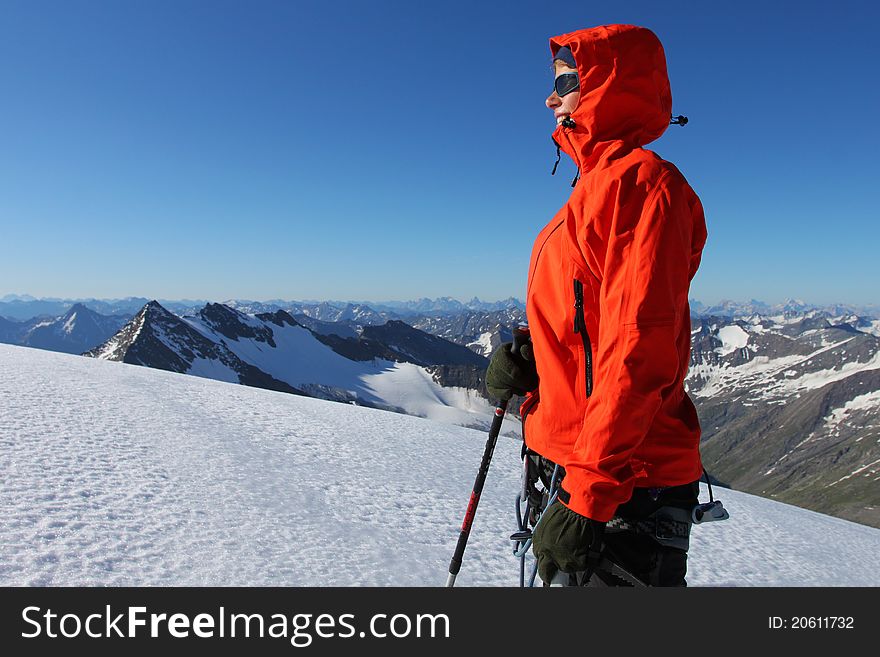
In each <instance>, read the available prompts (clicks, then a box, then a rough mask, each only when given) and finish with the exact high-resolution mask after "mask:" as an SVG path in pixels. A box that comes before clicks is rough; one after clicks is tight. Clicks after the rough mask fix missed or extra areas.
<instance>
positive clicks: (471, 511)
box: [446, 327, 529, 587]
mask: <svg viewBox="0 0 880 657" xmlns="http://www.w3.org/2000/svg"><path fill="white" fill-rule="evenodd" d="M528 340H529V332H528V329H527V328H522V327H517V328H515V329H514V330H513V350H514V351H515V353H519V349H520V347H522V346H523V345H524V344H525V343H526V342H528ZM507 404H508V400H507V399H502V400H501V401H500V402H498V406H496V407H495V417H494V418H493V419H492V426H491V427H490V428H489V438H488V440H487V441H486V448H485V449H484V450H483V459H482V461H480V469H479V470H478V471H477V478H476V480H475V481H474V488H473V490H472V491H471V498H470V501H469V502H468V506H467V511H465V514H464V522H462V523H461V532H460V533H459V535H458V543H457V544H456V546H455V553H454V554H453V555H452V561H450V562H449V577H448V578H447V580H446V586H447V587H452V586H454V585H455V578H456V577H457V576H458V573H459V571H460V570H461V562H462V559H463V558H464V550H465V548H466V547H467V542H468V538H469V537H470V534H471V526H472V525H473V522H474V516H476V515H477V505H479V503H480V495H481V494H482V493H483V484H485V483H486V475H487V474H488V473H489V464H490V463H491V462H492V454H493V453H494V452H495V445H496V443H497V442H498V434H499V433H501V425H502V424H503V422H504V414H505V413H506V412H507Z"/></svg>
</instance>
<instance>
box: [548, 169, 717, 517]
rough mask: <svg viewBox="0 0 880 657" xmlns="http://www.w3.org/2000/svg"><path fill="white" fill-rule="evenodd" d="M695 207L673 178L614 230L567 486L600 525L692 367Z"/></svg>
mask: <svg viewBox="0 0 880 657" xmlns="http://www.w3.org/2000/svg"><path fill="white" fill-rule="evenodd" d="M694 203H696V204H699V200H697V199H696V195H695V194H693V192H692V191H691V190H690V187H689V186H688V185H687V182H686V181H684V179H683V178H680V176H679V175H676V174H673V173H669V172H667V173H664V174H663V175H662V176H661V177H660V179H659V180H658V182H657V184H656V187H655V188H654V189H653V190H652V192H651V193H650V195H649V196H648V198H647V200H646V201H645V202H644V203H643V204H640V207H634V208H626V207H622V208H618V219H617V220H616V222H615V224H614V225H613V226H612V228H611V234H610V235H609V238H608V250H607V253H606V256H605V263H604V268H603V269H604V271H603V278H602V281H601V287H600V291H599V316H600V318H601V319H600V326H599V335H598V343H597V347H596V354H595V357H594V371H595V377H594V388H593V392H592V395H591V396H590V398H589V399H588V404H587V410H586V414H585V422H584V425H583V426H582V427H581V430H580V433H579V434H578V437H577V441H576V442H575V446H574V449H573V451H572V453H571V455H570V457H569V458H568V461H567V462H566V463H565V464H564V465H565V471H566V476H565V479H564V481H563V488H564V489H565V492H566V493H568V497H566V496H564V495H563V499H565V500H566V504H567V505H568V506H569V508H571V509H572V510H573V511H575V512H577V513H580V514H581V515H584V516H587V517H589V518H592V519H594V520H598V521H607V520H610V519H611V517H612V516H613V515H614V512H615V511H616V509H617V506H618V505H619V504H621V503H623V502H625V501H627V500H628V499H629V498H630V496H631V495H632V491H633V487H634V486H635V482H636V479H637V478H638V477H639V475H640V469H641V467H640V466H641V464H640V463H638V462H637V461H635V459H633V454H634V453H635V451H636V450H637V448H638V447H639V445H640V444H641V443H642V441H643V440H644V439H645V436H646V434H647V432H648V430H649V428H650V426H651V424H652V422H653V419H654V416H655V415H656V413H657V411H658V410H659V408H660V405H661V401H662V399H663V396H664V392H666V393H668V387H669V386H672V385H673V384H674V383H675V381H676V379H677V378H678V377H679V374H680V371H681V368H682V367H684V368H685V369H686V368H687V363H681V362H680V355H679V350H678V349H677V347H676V336H677V333H678V331H679V330H681V326H682V321H683V320H688V321H689V318H687V317H685V314H686V313H687V312H688V305H687V295H688V288H689V285H690V279H691V277H692V274H691V272H692V271H696V266H695V265H696V264H698V263H694V262H693V254H692V246H695V245H692V242H693V241H694V239H695V238H694V234H693V233H694V225H695V222H694V213H695V211H701V210H700V209H699V208H695V206H694ZM627 217H628V218H627ZM699 246H701V245H699ZM687 325H689V324H687Z"/></svg>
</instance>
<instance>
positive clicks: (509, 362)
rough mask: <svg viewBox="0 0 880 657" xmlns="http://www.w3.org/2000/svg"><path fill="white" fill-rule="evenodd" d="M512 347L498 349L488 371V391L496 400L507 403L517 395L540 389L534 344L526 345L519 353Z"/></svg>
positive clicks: (508, 345)
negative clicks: (533, 351)
mask: <svg viewBox="0 0 880 657" xmlns="http://www.w3.org/2000/svg"><path fill="white" fill-rule="evenodd" d="M512 347H513V343H512V342H505V343H504V344H502V345H501V346H500V347H498V349H496V350H495V353H493V354H492V359H491V360H490V361H489V369H487V370H486V390H488V391H489V394H490V395H492V396H493V397H494V398H495V399H501V400H505V401H507V400H509V399H510V398H511V397H513V395H515V394H516V395H524V394H526V393H527V392H529V391H530V390H534V389H535V388H537V387H538V370H537V369H536V367H535V360H534V356H533V354H532V344H531V343H530V342H527V343H526V344H524V345H523V346H522V347H520V349H519V353H514V352H513V351H512Z"/></svg>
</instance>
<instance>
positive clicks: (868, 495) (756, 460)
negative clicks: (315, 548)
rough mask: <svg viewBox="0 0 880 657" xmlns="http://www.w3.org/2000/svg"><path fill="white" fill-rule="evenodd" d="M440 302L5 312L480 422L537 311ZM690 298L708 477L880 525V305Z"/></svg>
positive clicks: (34, 338)
mask: <svg viewBox="0 0 880 657" xmlns="http://www.w3.org/2000/svg"><path fill="white" fill-rule="evenodd" d="M428 301H429V300H422V301H421V302H411V303H410V304H400V305H399V306H398V307H396V308H394V307H393V306H391V305H388V304H386V305H384V306H381V309H380V308H376V307H372V306H370V305H366V304H357V303H346V304H336V303H331V302H316V303H288V302H285V303H286V305H287V309H284V308H279V307H278V306H277V305H276V304H275V303H267V304H255V303H253V302H230V303H229V304H214V303H207V304H204V305H203V306H201V307H198V308H195V309H190V310H186V311H174V312H172V311H171V309H170V308H167V307H165V305H164V304H161V303H159V302H157V301H151V302H146V303H145V304H144V305H143V306H142V307H140V308H138V309H137V311H136V314H135V316H134V317H133V318H132V317H131V315H128V316H126V315H115V316H103V315H101V314H100V313H96V312H94V311H93V310H91V309H90V308H89V307H87V306H86V305H84V304H77V305H74V306H71V307H69V308H68V309H67V310H66V311H65V313H64V314H61V315H59V316H58V317H55V318H50V319H45V318H44V319H33V318H31V319H29V320H27V321H9V320H5V319H2V318H0V341H2V342H11V343H14V344H24V345H27V346H34V347H40V348H44V349H53V350H57V351H66V352H68V353H84V352H86V351H88V352H90V353H89V355H91V356H93V357H99V358H106V359H110V360H120V361H123V362H129V363H136V364H140V365H146V366H150V367H158V368H161V369H168V370H172V371H176V372H185V373H189V374H196V375H199V376H206V377H209V378H215V379H220V380H224V381H232V382H237V383H244V384H247V385H256V386H259V387H265V388H270V389H274V390H279V391H285V392H292V393H299V394H307V395H310V396H316V397H321V398H325V399H333V400H337V401H345V402H349V403H356V404H362V405H368V406H374V407H377V408H385V409H391V410H397V411H402V412H406V413H410V414H413V415H422V416H425V417H432V418H436V419H446V420H448V421H451V422H455V423H459V424H465V425H469V426H484V425H485V423H486V422H487V419H486V418H487V417H488V415H489V413H490V412H491V407H490V405H489V401H488V400H487V399H486V392H485V389H484V371H485V367H486V363H487V360H486V358H485V357H486V356H488V355H489V354H491V353H492V351H493V350H494V349H495V348H496V347H497V346H498V344H500V343H501V342H503V341H506V340H509V339H510V335H511V333H510V331H511V329H512V328H513V327H515V326H516V325H517V324H519V323H520V322H523V321H525V312H524V310H523V309H522V308H521V307H520V306H518V305H516V304H515V303H513V302H511V303H509V304H508V305H506V306H505V307H504V308H501V309H486V308H482V309H480V308H469V307H464V308H462V307H461V306H467V305H468V304H461V303H460V302H457V303H458V304H459V305H456V304H454V303H452V302H451V301H448V300H435V301H434V302H431V303H429V302H428ZM452 301H454V300H452ZM15 302H16V303H42V301H39V300H30V301H27V300H16V301H15ZM447 302H448V303H449V307H450V308H452V309H451V310H449V311H448V312H445V313H444V312H441V311H440V310H438V308H440V307H443V305H444V304H445V303H447ZM233 305H234V306H235V307H233ZM470 305H476V304H473V303H471V304H470ZM108 307H111V308H118V307H120V306H118V305H114V304H111V303H109V302H108ZM691 310H692V318H691V325H692V353H691V364H690V369H689V373H688V378H687V380H686V386H687V388H688V391H689V394H690V395H691V397H692V398H693V400H694V403H695V404H696V406H697V410H698V413H699V417H700V420H701V424H702V427H703V445H702V453H703V459H704V463H705V465H706V467H707V470H708V471H709V472H710V473H711V474H712V476H713V477H714V478H715V479H716V480H717V481H719V482H721V483H724V484H726V485H730V486H733V487H735V488H738V489H741V490H744V491H748V492H752V493H757V494H761V495H765V496H769V497H773V498H776V499H779V500H781V501H785V502H790V503H794V504H797V505H800V506H803V507H806V508H811V509H814V510H817V511H821V512H824V513H830V514H833V515H837V516H840V517H844V518H847V519H850V520H855V521H858V522H863V523H866V524H870V525H874V526H878V527H880V486H878V482H880V319H878V315H880V313H878V314H874V315H872V314H862V313H858V312H854V309H853V307H851V306H848V305H845V304H832V305H829V306H825V307H823V308H816V307H815V306H811V305H810V304H805V303H803V302H800V301H797V300H791V299H790V300H787V301H786V302H784V303H782V304H776V305H773V306H768V305H767V304H763V303H762V302H759V301H755V300H751V301H749V302H746V303H735V302H727V301H725V302H722V303H720V304H717V305H716V306H712V307H706V306H702V304H699V302H698V301H696V300H691ZM417 311H418V312H417ZM410 312H412V313H414V314H408V315H406V318H405V319H404V314H403V313H410ZM126 320H130V321H128V323H126ZM513 405H514V404H512V405H511V406H512V407H513Z"/></svg>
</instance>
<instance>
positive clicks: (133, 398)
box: [0, 345, 880, 586]
mask: <svg viewBox="0 0 880 657" xmlns="http://www.w3.org/2000/svg"><path fill="white" fill-rule="evenodd" d="M0 368H2V370H3V372H4V377H2V378H0V398H2V399H3V400H4V403H3V405H2V406H0V472H2V473H3V486H2V487H0V517H2V518H3V519H4V521H3V523H2V524H0V584H2V585H113V586H117V585H135V586H139V585H159V586H162V585H217V586H222V585H258V586H259V585H272V586H356V585H379V586H387V585H397V586H439V585H442V583H443V582H444V581H445V575H446V569H447V567H448V564H449V558H450V556H451V554H452V551H453V548H454V546H455V541H456V540H457V537H458V528H459V525H460V522H461V517H462V514H463V512H464V507H465V505H466V503H467V499H468V495H469V493H470V489H471V485H472V484H473V477H474V474H475V472H476V468H477V465H478V464H479V461H480V456H481V454H482V451H483V446H484V444H485V434H484V433H483V432H479V431H474V430H470V429H465V428H461V427H454V426H450V425H446V424H442V423H437V422H432V421H428V420H422V419H418V418H413V417H409V416H405V415H399V414H394V413H388V412H384V411H379V410H375V409H369V408H362V407H355V406H348V405H342V404H335V403H332V402H326V401H321V400H316V399H309V398H304V397H298V396H294V395H288V394H283V393H277V392H272V391H267V390H260V389H256V388H249V387H245V386H239V385H230V384H227V383H222V382H218V381H212V380H208V379H201V378H197V377H189V376H184V375H180V374H174V373H170V372H165V371H160V370H153V369H149V368H143V367H136V366H131V365H126V364H120V363H110V362H106V361H99V360H95V359H88V358H78V357H76V356H68V355H64V354H57V353H51V352H46V351H40V350H35V349H26V348H22V347H12V346H7V345H0ZM519 451H520V443H519V441H517V440H514V439H509V438H502V439H500V440H499V444H498V449H497V450H496V453H495V457H494V460H493V463H492V468H491V470H490V472H489V477H488V481H487V484H486V488H485V489H484V492H483V496H482V498H481V503H480V508H479V513H478V514H477V519H476V522H475V524H474V527H473V531H472V535H471V540H470V543H469V545H468V550H467V553H466V555H465V561H464V565H463V567H462V571H461V574H460V575H459V578H458V580H457V583H458V584H460V585H487V586H515V585H516V583H517V581H518V564H517V561H516V560H515V559H514V558H513V556H512V555H511V553H510V541H509V540H508V535H509V534H510V532H511V531H512V526H513V518H512V504H511V500H512V498H513V496H514V494H515V492H516V490H518V487H519V481H518V480H519V473H520V459H519ZM715 494H716V497H719V498H720V499H722V500H723V501H724V504H725V507H727V508H728V509H729V511H730V513H731V519H730V520H728V521H725V522H722V523H712V524H708V525H704V526H699V527H695V528H694V531H693V535H692V547H691V553H690V558H689V571H690V572H689V576H688V581H689V583H690V584H691V585H692V586H693V585H697V586H700V585H718V586H750V585H755V586H803V585H807V586H812V585H827V586H878V585H880V574H878V572H877V571H876V569H873V568H871V567H870V566H869V564H871V563H873V561H874V560H875V559H876V555H877V554H878V552H880V530H877V529H873V528H870V527H866V526H864V525H858V524H855V523H851V522H847V521H844V520H839V519H836V518H831V517H829V516H824V515H821V514H818V513H813V512H810V511H804V510H802V509H798V508H796V507H792V506H788V505H785V504H780V503H778V502H774V501H771V500H766V499H762V498H758V497H753V496H750V495H746V494H743V493H738V492H735V491H729V490H723V489H721V490H719V489H716V491H715ZM703 499H706V492H705V490H704V491H703Z"/></svg>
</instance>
